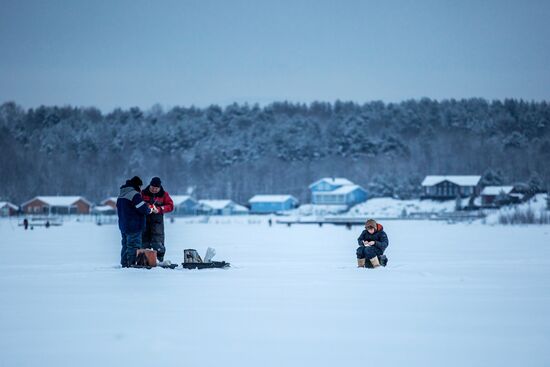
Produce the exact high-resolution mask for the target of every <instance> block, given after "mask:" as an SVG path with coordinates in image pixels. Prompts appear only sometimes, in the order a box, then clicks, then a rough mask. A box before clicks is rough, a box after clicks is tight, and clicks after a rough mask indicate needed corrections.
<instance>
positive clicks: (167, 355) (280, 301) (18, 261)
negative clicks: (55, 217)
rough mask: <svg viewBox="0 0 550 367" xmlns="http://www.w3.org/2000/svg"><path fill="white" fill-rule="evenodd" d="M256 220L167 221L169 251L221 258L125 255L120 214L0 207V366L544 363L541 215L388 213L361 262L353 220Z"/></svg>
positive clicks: (549, 337) (549, 305) (546, 316)
mask: <svg viewBox="0 0 550 367" xmlns="http://www.w3.org/2000/svg"><path fill="white" fill-rule="evenodd" d="M265 220H266V218H263V219H257V220H250V219H244V218H239V219H238V220H233V219H230V218H228V219H223V218H221V219H216V220H212V221H211V222H213V223H209V224H200V223H189V222H186V221H184V220H176V222H175V223H168V222H167V223H166V232H167V239H166V243H167V247H168V253H167V258H169V259H171V260H172V261H177V262H181V260H182V257H183V256H182V255H183V249H184V248H195V249H197V250H198V251H199V252H200V253H201V255H204V252H205V250H206V248H207V247H208V246H211V247H214V248H215V249H216V251H217V255H216V257H215V259H216V260H227V261H230V262H231V264H232V267H231V268H230V269H227V270H219V269H213V270H182V269H176V270H167V269H151V270H145V269H122V268H120V267H119V265H118V261H119V252H120V240H119V232H118V228H117V226H116V225H103V226H97V225H95V224H93V223H77V222H67V223H65V224H64V225H63V226H61V227H52V228H49V229H45V228H36V229H34V230H33V231H30V230H29V231H24V230H23V229H22V228H21V227H18V226H17V225H16V222H15V221H10V220H1V221H0V235H1V237H0V238H1V241H0V242H1V245H0V249H1V250H2V252H1V254H2V256H0V365H1V366H2V367H7V366H18V367H22V366H168V365H176V366H316V367H318V366H353V365H367V366H377V367H378V366H461V367H464V366H499V367H500V366H549V365H550V226H519V227H509V226H508V227H506V226H488V225H482V224H455V225H449V224H445V223H440V222H427V221H387V222H385V223H382V224H383V225H384V227H385V229H386V231H387V233H388V235H389V238H390V247H389V249H388V251H387V255H388V257H389V264H388V266H387V267H386V268H382V269H380V268H379V269H374V270H370V269H357V268H356V260H355V249H356V238H357V237H358V235H359V233H360V231H361V227H353V229H352V230H347V229H346V228H345V227H338V226H331V225H325V226H323V227H321V228H320V227H318V226H314V225H309V226H308V225H301V226H300V225H294V226H292V227H286V226H282V225H274V226H273V227H271V228H270V227H269V226H268V225H267V224H266V223H265ZM247 221H250V223H249V222H247Z"/></svg>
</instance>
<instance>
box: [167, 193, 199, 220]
mask: <svg viewBox="0 0 550 367" xmlns="http://www.w3.org/2000/svg"><path fill="white" fill-rule="evenodd" d="M170 197H171V198H172V201H173V202H174V212H173V213H174V215H196V214H197V211H198V206H199V203H198V201H197V200H195V199H193V198H192V197H191V196H189V195H170Z"/></svg>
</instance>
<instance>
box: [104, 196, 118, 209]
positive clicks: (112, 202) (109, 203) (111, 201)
mask: <svg viewBox="0 0 550 367" xmlns="http://www.w3.org/2000/svg"><path fill="white" fill-rule="evenodd" d="M117 200H118V198H117V197H116V196H111V197H108V198H107V199H105V200H103V201H102V202H101V205H103V206H110V207H111V208H113V209H114V210H116V202H117Z"/></svg>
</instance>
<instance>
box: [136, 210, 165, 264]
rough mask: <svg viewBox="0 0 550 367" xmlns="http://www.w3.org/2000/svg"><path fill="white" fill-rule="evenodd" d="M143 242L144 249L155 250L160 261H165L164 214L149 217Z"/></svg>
mask: <svg viewBox="0 0 550 367" xmlns="http://www.w3.org/2000/svg"><path fill="white" fill-rule="evenodd" d="M141 240H142V248H151V249H153V250H155V251H156V252H157V258H158V260H159V261H163V260H164V254H165V253H166V248H165V247H164V216H163V215H162V214H152V215H148V216H147V218H146V222H145V230H144V231H143V235H142V238H141Z"/></svg>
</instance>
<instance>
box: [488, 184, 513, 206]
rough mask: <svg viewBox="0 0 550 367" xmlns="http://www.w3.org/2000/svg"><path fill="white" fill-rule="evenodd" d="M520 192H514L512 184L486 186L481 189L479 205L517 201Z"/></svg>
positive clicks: (504, 203)
mask: <svg viewBox="0 0 550 367" xmlns="http://www.w3.org/2000/svg"><path fill="white" fill-rule="evenodd" d="M521 197H522V194H519V193H516V192H514V186H487V187H484V188H483V190H482V191H481V205H483V206H485V207H490V206H500V205H506V204H512V203H517V202H519V201H520V200H521Z"/></svg>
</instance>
